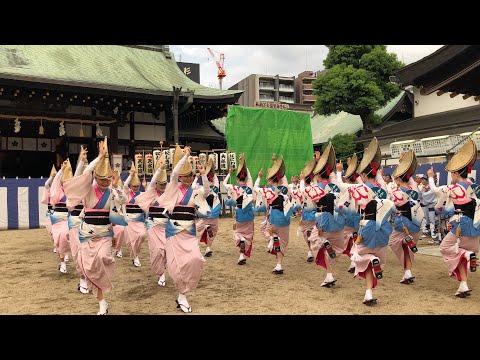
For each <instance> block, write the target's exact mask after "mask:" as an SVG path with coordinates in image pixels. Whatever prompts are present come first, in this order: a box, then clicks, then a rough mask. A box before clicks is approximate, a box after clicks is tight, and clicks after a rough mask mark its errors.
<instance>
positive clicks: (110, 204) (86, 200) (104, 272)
mask: <svg viewBox="0 0 480 360" xmlns="http://www.w3.org/2000/svg"><path fill="white" fill-rule="evenodd" d="M98 154H99V155H98V157H97V158H96V159H95V160H93V161H92V162H91V163H90V164H89V165H88V166H87V168H86V169H85V171H84V172H83V174H82V175H80V176H78V177H75V178H73V179H70V180H68V181H66V182H65V183H64V189H65V194H66V195H67V197H68V200H67V206H68V208H69V209H70V210H73V209H74V207H75V206H76V205H78V204H80V202H82V203H83V205H84V208H83V209H82V211H81V213H80V218H81V219H82V223H81V224H80V226H79V240H80V248H79V250H78V264H79V265H80V267H81V270H82V272H83V275H84V276H85V278H86V280H87V284H88V288H89V289H92V290H93V292H94V293H95V295H96V297H97V300H98V302H99V307H100V309H99V311H98V312H97V315H106V314H107V313H108V303H107V301H106V300H105V299H104V294H105V293H108V292H110V291H111V290H112V288H113V285H112V278H113V273H114V270H115V258H114V257H113V254H112V247H115V245H116V244H113V230H112V223H114V224H115V223H116V222H120V221H121V222H124V217H123V216H124V215H123V214H121V213H120V212H119V209H120V211H121V205H122V204H125V202H126V201H127V196H126V195H125V193H124V192H123V189H122V188H121V187H120V186H119V185H118V180H119V178H120V176H119V174H118V173H117V172H116V171H113V172H112V169H111V165H110V161H109V157H108V148H107V138H106V137H105V140H104V141H100V142H99V150H98ZM92 172H93V175H92ZM92 178H94V179H95V182H94V183H93V184H92Z"/></svg>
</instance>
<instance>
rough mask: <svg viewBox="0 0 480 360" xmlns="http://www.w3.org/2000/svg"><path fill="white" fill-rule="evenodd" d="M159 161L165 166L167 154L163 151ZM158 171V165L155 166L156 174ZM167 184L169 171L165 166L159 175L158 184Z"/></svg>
mask: <svg viewBox="0 0 480 360" xmlns="http://www.w3.org/2000/svg"><path fill="white" fill-rule="evenodd" d="M158 161H163V163H164V164H165V153H164V152H163V151H162V155H160V158H159V159H158ZM158 161H157V162H158ZM157 170H158V166H157V164H155V172H157ZM166 183H167V169H166V168H165V165H164V166H163V169H161V170H160V175H158V177H157V184H166Z"/></svg>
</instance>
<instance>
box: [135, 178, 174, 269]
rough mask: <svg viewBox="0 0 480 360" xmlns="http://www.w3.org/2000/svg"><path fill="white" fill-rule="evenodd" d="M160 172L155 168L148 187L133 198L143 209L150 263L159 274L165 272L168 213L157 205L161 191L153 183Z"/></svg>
mask: <svg viewBox="0 0 480 360" xmlns="http://www.w3.org/2000/svg"><path fill="white" fill-rule="evenodd" d="M159 174H160V171H158V170H157V172H155V175H154V176H153V178H152V181H151V182H150V187H149V189H148V190H146V191H145V192H143V193H141V194H140V195H138V196H137V197H136V198H135V203H136V204H137V205H138V206H140V208H141V209H142V210H143V211H145V213H146V214H147V215H146V220H145V225H146V227H147V234H148V250H149V252H150V265H151V268H152V271H153V273H154V274H156V275H158V276H160V275H162V274H163V273H164V272H165V268H166V266H167V257H166V251H165V245H166V242H167V239H166V238H165V227H166V226H167V222H168V215H167V214H166V213H165V209H164V208H163V207H161V206H159V199H160V196H161V195H162V193H160V192H159V191H158V190H157V189H156V188H155V183H156V182H157V178H158V176H159Z"/></svg>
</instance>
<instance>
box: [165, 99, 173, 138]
mask: <svg viewBox="0 0 480 360" xmlns="http://www.w3.org/2000/svg"><path fill="white" fill-rule="evenodd" d="M172 117H173V114H172V110H171V109H168V108H167V109H165V139H166V140H167V142H168V143H169V144H174V143H173V132H172V131H171V129H172Z"/></svg>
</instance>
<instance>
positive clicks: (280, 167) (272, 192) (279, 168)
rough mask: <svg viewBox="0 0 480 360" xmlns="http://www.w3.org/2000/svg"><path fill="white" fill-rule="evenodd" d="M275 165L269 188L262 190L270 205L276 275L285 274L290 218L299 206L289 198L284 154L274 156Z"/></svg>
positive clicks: (268, 181) (271, 240) (270, 170)
mask: <svg viewBox="0 0 480 360" xmlns="http://www.w3.org/2000/svg"><path fill="white" fill-rule="evenodd" d="M272 161H273V165H272V167H271V168H270V169H268V172H267V185H268V187H267V188H262V189H261V192H262V193H263V196H264V197H265V199H266V201H267V204H268V206H269V216H268V224H269V229H268V231H269V238H270V240H269V243H268V246H267V248H268V251H269V253H270V254H272V255H275V257H276V259H277V265H276V266H275V267H274V268H273V270H272V273H274V274H275V275H281V274H283V270H284V269H283V267H282V262H283V257H284V256H285V252H286V250H287V247H288V241H289V238H290V218H291V216H292V213H293V212H294V211H295V210H297V208H298V207H295V206H292V204H291V202H290V200H289V190H288V187H287V186H288V182H287V178H286V177H285V162H284V161H283V156H281V157H280V159H277V157H276V155H275V154H273V156H272ZM258 177H259V178H262V177H263V171H262V170H260V172H259V173H258Z"/></svg>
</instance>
